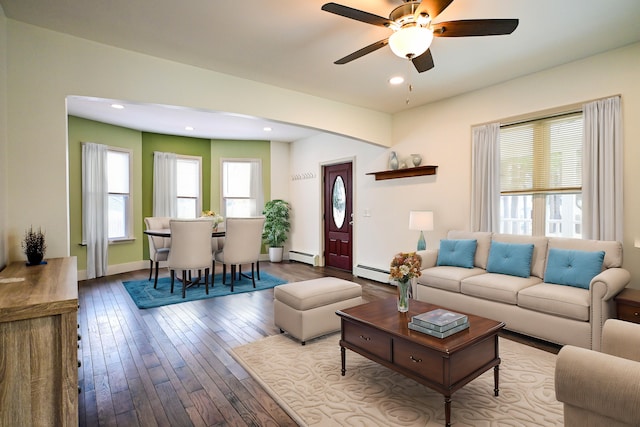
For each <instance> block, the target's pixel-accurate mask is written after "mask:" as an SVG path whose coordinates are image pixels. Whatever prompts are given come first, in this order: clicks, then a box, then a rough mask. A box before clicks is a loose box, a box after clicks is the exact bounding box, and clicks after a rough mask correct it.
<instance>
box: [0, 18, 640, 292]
mask: <svg viewBox="0 0 640 427" xmlns="http://www.w3.org/2000/svg"><path fill="white" fill-rule="evenodd" d="M0 15H1V14H0ZM0 64H4V65H0V85H1V86H0V89H6V90H0V125H1V124H6V126H2V127H1V129H2V130H0V155H2V157H1V158H0V166H2V172H1V175H0V202H2V206H1V207H0V264H2V261H3V260H5V262H6V260H10V259H22V258H23V256H22V254H21V251H20V243H19V242H20V239H21V237H22V233H23V230H24V229H25V228H27V227H28V226H29V225H30V224H32V223H34V224H41V225H42V226H43V227H44V228H46V229H47V231H48V236H49V239H48V242H49V253H48V256H64V255H66V254H67V253H68V248H69V242H68V235H69V233H68V230H69V226H68V202H67V197H68V193H67V188H68V185H67V169H68V168H67V157H68V156H67V151H66V150H67V149H66V147H67V135H66V132H67V130H66V108H65V98H66V96H68V95H85V96H100V97H107V98H116V99H125V100H132V101H138V102H156V103H162V104H173V105H182V106H188V107H197V108H207V109H213V110H221V111H230V112H235V113H243V114H252V115H258V116H262V117H267V118H271V119H275V120H281V121H284V122H289V123H297V124H302V125H305V126H310V127H315V128H320V129H326V130H329V131H331V132H332V134H323V135H321V136H319V137H315V138H311V139H308V140H304V141H297V142H293V143H292V144H291V145H290V149H289V153H288V155H289V157H290V161H289V165H288V168H284V167H283V171H282V174H283V175H278V171H276V170H274V171H273V174H274V175H275V176H276V177H275V178H273V176H272V179H273V180H274V182H277V183H278V184H277V185H279V186H281V187H280V189H279V190H277V191H276V192H274V194H282V195H287V194H288V197H289V199H290V201H291V202H292V204H293V206H294V224H293V233H292V236H291V239H290V245H291V249H293V250H298V251H302V252H307V253H313V254H320V253H321V252H322V236H321V216H320V213H319V212H320V210H321V209H320V200H321V190H322V184H321V180H320V172H321V167H322V165H323V164H328V163H334V162H338V161H344V160H349V159H351V160H353V161H354V166H355V167H354V175H355V189H356V200H355V204H354V211H355V214H356V217H355V225H354V230H355V233H356V236H355V247H354V255H355V257H356V258H355V262H356V263H357V264H362V265H365V266H370V267H374V268H380V269H387V268H388V264H389V261H390V259H391V256H392V255H393V253H395V252H397V251H398V250H402V249H412V248H413V247H415V242H416V241H417V237H418V236H417V233H416V232H413V231H409V230H408V215H409V211H410V210H414V209H432V210H434V212H435V222H436V230H434V231H433V232H428V233H426V238H427V245H428V246H429V247H434V246H437V243H438V241H439V239H440V238H442V237H443V236H444V235H445V233H446V231H447V230H449V229H452V228H468V223H469V204H470V194H469V191H470V190H469V189H470V180H471V179H470V152H471V150H470V147H471V138H470V129H471V126H473V125H475V124H479V123H483V122H488V121H499V120H503V119H505V118H509V117H513V116H516V115H520V114H528V113H532V112H535V111H542V110H546V109H549V108H556V107H559V106H562V105H568V104H574V103H580V102H583V101H588V100H591V99H594V98H600V97H605V96H610V95H616V94H620V95H622V102H623V111H624V138H625V175H624V176H625V183H626V184H625V191H624V199H625V238H624V245H625V257H624V259H625V261H624V263H625V267H627V268H628V269H629V270H630V271H631V272H632V274H633V278H634V286H635V287H640V283H639V282H640V249H636V248H633V242H634V240H635V239H640V224H636V221H635V218H638V217H639V214H640V196H639V195H638V190H637V189H636V187H635V186H636V182H638V180H639V178H640V169H639V168H637V167H636V166H635V164H634V161H635V159H638V158H639V154H640V153H639V151H640V147H639V146H638V142H637V141H639V140H640V139H639V138H640V123H639V121H638V120H637V118H638V117H640V85H639V84H638V83H637V76H638V75H640V44H634V45H631V46H628V47H626V48H623V49H619V50H616V51H611V52H606V53H603V54H600V55H596V56H593V57H590V58H587V59H584V60H581V61H576V62H572V63H569V64H566V65H563V66H560V67H556V68H553V69H549V70H546V71H541V72H538V73H534V74H531V75H529V76H525V77H522V78H519V79H514V80H512V81H508V82H505V83H502V84H499V85H496V86H493V87H490V88H486V89H482V90H478V91H475V92H471V93H467V94H464V95H461V96H458V97H455V98H450V99H447V100H443V101H440V102H436V103H433V104H429V105H425V106H422V107H417V108H414V109H412V110H409V111H406V112H403V113H400V114H397V115H395V116H393V117H390V116H388V115H385V114H381V113H377V112H373V111H369V110H364V109H359V108H356V107H352V106H348V105H344V104H339V103H335V102H331V101H327V100H323V99H319V98H315V97H310V96H307V95H303V94H300V93H295V92H291V91H286V90H283V89H279V88H275V87H271V86H267V85H263V84H259V83H256V82H250V81H245V80H242V79H238V78H235V77H231V76H226V75H222V74H218V73H213V72H210V71H206V70H202V69H198V68H194V67H190V66H185V65H182V64H177V63H173V62H170V61H165V60H161V59H158V58H153V57H149V56H146V55H141V54H137V53H133V52H128V51H124V50H121V49H116V48H111V47H108V46H104V45H100V44H97V43H93V42H89V41H86V40H82V39H78V38H74V37H70V36H67V35H63V34H60V33H55V32H51V31H48V30H43V29H40V28H37V27H33V26H29V25H25V24H22V23H18V22H15V21H12V20H6V19H5V18H4V16H0ZM4 67H6V70H5V69H4ZM427 77H428V76H427ZM255 99H259V100H260V102H253V101H248V100H255ZM3 112H4V113H3ZM5 116H6V117H5ZM392 125H393V128H392ZM336 134H343V135H347V136H348V137H340V136H336ZM361 141H372V142H374V143H375V145H374V144H367V143H363V142H361ZM390 141H394V145H393V150H395V151H397V152H398V154H399V155H400V157H401V158H403V157H406V156H408V155H409V154H411V153H420V154H422V155H423V158H424V160H423V164H434V165H438V173H437V175H435V176H431V177H419V178H404V179H396V180H388V181H375V180H374V179H373V177H372V176H369V175H366V173H367V172H372V171H377V170H384V169H386V168H387V159H388V154H389V152H390V151H391V149H389V148H385V146H389V145H390ZM287 148H288V147H287ZM285 152H286V150H285V146H284V145H281V146H275V148H274V151H272V155H278V156H279V155H280V154H282V155H283V154H284V153H285ZM279 161H280V163H281V164H283V163H282V162H283V161H282V159H280V160H279ZM274 169H275V168H274ZM30 170H36V171H37V173H28V172H29V171H30ZM305 172H315V174H316V175H315V178H314V179H307V180H299V181H293V180H290V176H291V175H295V174H297V173H305ZM8 183H11V187H10V188H9V185H8ZM285 183H288V184H285ZM284 185H288V186H289V187H288V189H285V188H284V187H282V186H284ZM6 240H8V246H7V247H4V246H3V245H2V241H6Z"/></svg>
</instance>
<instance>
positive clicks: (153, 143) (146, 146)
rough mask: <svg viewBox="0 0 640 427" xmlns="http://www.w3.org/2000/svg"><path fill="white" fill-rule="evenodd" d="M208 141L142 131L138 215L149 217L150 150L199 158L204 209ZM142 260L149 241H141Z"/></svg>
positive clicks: (208, 178)
mask: <svg viewBox="0 0 640 427" xmlns="http://www.w3.org/2000/svg"><path fill="white" fill-rule="evenodd" d="M210 146H211V140H209V139H202V138H189V137H185V136H175V135H164V134H158V133H148V132H143V133H142V217H141V218H140V226H141V227H142V229H143V230H144V218H145V217H148V216H153V153H154V152H155V151H161V152H165V153H176V154H181V155H183V156H196V157H201V158H202V209H208V208H207V206H209V204H210V202H209V200H210V197H211V195H210V194H211V148H210ZM142 259H149V242H148V239H146V240H145V242H144V251H143V254H142Z"/></svg>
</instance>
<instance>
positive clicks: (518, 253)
mask: <svg viewBox="0 0 640 427" xmlns="http://www.w3.org/2000/svg"><path fill="white" fill-rule="evenodd" d="M532 255H533V244H527V243H502V242H493V241H492V242H491V249H490V250H489V260H488V261H487V271H488V272H489V273H500V274H508V275H510V276H518V277H529V276H530V275H531V256H532Z"/></svg>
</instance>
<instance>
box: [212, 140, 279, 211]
mask: <svg viewBox="0 0 640 427" xmlns="http://www.w3.org/2000/svg"><path fill="white" fill-rule="evenodd" d="M222 159H262V186H263V188H264V201H265V203H266V202H267V201H269V200H271V143H270V142H269V141H253V140H246V141H245V140H243V141H237V140H222V139H214V140H212V141H211V171H212V172H211V208H210V209H211V210H213V211H216V212H220V206H221V201H222V199H221V198H222V195H221V194H220V187H221V186H220V182H221V174H220V167H221V160H222Z"/></svg>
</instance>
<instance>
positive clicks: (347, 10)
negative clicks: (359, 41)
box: [322, 3, 393, 27]
mask: <svg viewBox="0 0 640 427" xmlns="http://www.w3.org/2000/svg"><path fill="white" fill-rule="evenodd" d="M322 10H324V11H326V12H331V13H335V14H336V15H340V16H344V17H345V18H351V19H355V20H356V21H360V22H364V23H366V24H371V25H377V26H379V27H388V26H389V25H391V24H392V23H393V21H391V20H389V19H388V18H383V17H382V16H378V15H374V14H373V13H369V12H364V11H362V10H358V9H354V8H352V7H349V6H343V5H341V4H337V3H326V4H324V5H322Z"/></svg>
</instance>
